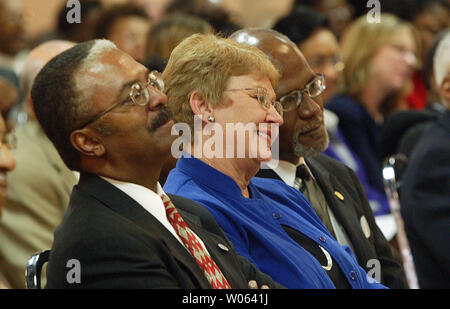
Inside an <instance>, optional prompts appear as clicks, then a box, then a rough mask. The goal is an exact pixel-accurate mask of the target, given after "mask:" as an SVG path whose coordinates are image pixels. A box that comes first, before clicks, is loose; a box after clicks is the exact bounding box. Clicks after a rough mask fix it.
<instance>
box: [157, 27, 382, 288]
mask: <svg viewBox="0 0 450 309" xmlns="http://www.w3.org/2000/svg"><path fill="white" fill-rule="evenodd" d="M307 74H309V75H308V76H307V77H309V78H311V77H313V72H312V71H311V70H308V72H307V73H305V76H306V75H307ZM163 78H164V81H165V83H166V86H167V95H168V100H169V107H170V108H171V109H172V111H173V113H174V119H175V120H176V122H181V123H180V125H182V127H181V128H182V129H183V130H186V131H189V130H188V129H187V128H186V126H189V127H190V129H191V130H190V132H191V134H192V137H193V139H192V138H191V139H190V143H187V142H186V143H184V144H183V150H184V152H183V154H182V156H181V157H180V158H179V159H178V162H177V166H176V168H175V169H173V170H172V171H171V172H170V174H169V177H168V178H167V181H166V184H165V186H164V190H166V191H167V192H171V193H173V194H179V195H181V196H184V197H187V198H190V199H192V200H194V201H197V202H199V203H200V204H202V205H204V206H205V207H206V208H207V209H208V210H209V211H210V212H211V213H212V215H213V216H214V217H215V218H216V220H217V221H218V223H219V224H220V225H221V227H222V228H223V229H224V230H225V232H226V233H227V236H228V238H229V239H230V240H231V241H232V242H233V244H234V246H235V247H236V250H237V252H238V253H239V254H241V255H243V256H246V257H248V258H249V259H250V260H251V261H252V262H253V263H254V264H256V265H257V266H258V267H259V269H260V270H262V271H263V272H266V273H267V274H270V276H272V278H273V279H274V280H276V281H277V282H279V283H281V284H283V285H284V286H286V287H288V288H336V287H337V288H380V287H383V286H382V285H381V284H379V283H377V282H370V283H369V282H368V279H367V275H366V273H365V271H364V270H363V269H362V268H361V267H360V266H359V265H358V263H357V261H356V259H355V257H354V256H353V254H352V253H351V250H350V249H349V248H348V247H345V248H344V247H341V246H340V245H339V244H338V243H337V242H336V240H335V239H334V238H333V237H332V236H331V234H330V233H329V232H328V231H327V229H326V228H325V227H324V226H323V224H322V223H321V222H320V219H319V218H318V217H317V215H316V214H315V212H314V210H313V209H312V208H311V206H310V204H309V203H308V202H307V200H306V199H305V198H304V196H303V195H302V194H301V193H300V192H299V191H298V190H295V189H294V188H292V187H290V186H287V185H286V184H284V183H283V182H281V181H278V180H273V179H263V178H258V177H255V178H253V176H254V175H255V174H256V173H257V172H258V170H259V168H260V165H261V163H262V162H266V161H269V160H271V158H272V154H271V146H272V143H273V142H274V141H275V140H276V139H277V136H278V126H279V125H280V124H282V123H283V119H282V116H281V115H282V113H283V107H282V106H281V104H280V103H279V102H278V101H276V95H275V92H274V90H273V89H274V88H276V85H277V82H278V78H279V73H278V71H277V70H276V69H275V67H274V65H273V64H272V63H271V62H270V60H269V58H268V57H267V56H266V55H265V54H264V53H262V52H261V51H260V50H259V49H257V48H255V47H253V46H248V45H244V44H239V43H236V42H235V41H232V40H229V39H224V38H218V37H215V36H214V35H201V34H195V35H193V36H191V37H189V38H187V39H186V40H184V41H183V42H181V43H180V44H179V45H178V46H177V47H176V48H175V49H174V50H173V52H172V54H171V56H170V58H169V62H168V64H167V67H166V70H165V71H164V73H163ZM305 78H306V77H305ZM309 78H306V79H309ZM194 116H195V117H194ZM196 122H197V123H196ZM230 124H231V125H232V127H231V128H232V129H231V130H230V129H229V127H230ZM177 125H178V124H177ZM226 127H227V128H226ZM212 131H214V134H211V133H212ZM238 137H239V138H238ZM369 281H371V280H369Z"/></svg>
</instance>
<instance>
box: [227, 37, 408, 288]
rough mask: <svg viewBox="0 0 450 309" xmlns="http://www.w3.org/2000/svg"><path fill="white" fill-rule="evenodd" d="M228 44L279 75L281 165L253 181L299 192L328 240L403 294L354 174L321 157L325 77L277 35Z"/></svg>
mask: <svg viewBox="0 0 450 309" xmlns="http://www.w3.org/2000/svg"><path fill="white" fill-rule="evenodd" d="M231 38H232V39H233V40H235V41H237V42H240V43H244V44H249V45H255V46H256V47H258V48H259V49H261V50H262V51H263V52H264V53H266V54H267V55H268V56H269V58H270V59H271V60H272V62H273V63H274V64H275V65H276V66H277V67H278V69H279V70H280V73H281V77H280V81H279V83H278V87H277V89H276V90H275V92H276V95H277V98H278V99H279V100H280V102H281V104H282V105H283V108H284V114H283V120H284V122H283V125H282V126H280V161H279V162H278V166H273V167H272V168H270V169H267V168H266V169H261V170H260V171H259V173H258V174H257V175H256V176H258V177H264V178H275V179H278V180H282V181H283V182H285V183H286V184H288V185H290V186H292V187H294V188H296V189H297V190H299V191H301V192H302V193H303V194H304V195H305V196H306V197H307V199H308V201H309V202H310V203H311V205H312V206H313V208H314V210H315V212H316V214H317V215H318V216H319V218H320V220H321V221H322V223H323V224H324V225H325V227H326V228H327V229H328V231H329V232H330V233H331V235H333V237H334V238H336V239H337V240H338V242H339V243H340V244H341V245H346V246H348V247H350V248H351V249H352V252H353V253H354V255H355V257H356V258H357V260H358V263H359V264H360V265H361V266H362V267H363V268H364V269H365V270H366V271H367V272H370V271H371V270H372V272H371V273H373V269H374V265H375V264H374V261H378V263H379V264H378V265H379V266H381V267H380V269H379V273H378V274H379V278H378V279H379V280H380V281H381V282H382V283H383V284H385V285H387V286H389V287H392V288H406V287H407V285H406V281H405V277H404V273H403V269H402V266H401V265H400V263H399V262H398V261H397V260H396V259H395V258H394V257H393V255H392V252H391V249H390V247H389V243H388V242H387V241H386V239H385V238H384V236H383V234H382V233H381V231H380V229H379V228H378V227H377V225H376V223H375V220H374V216H373V213H372V210H371V208H370V206H369V203H368V201H367V197H366V195H365V194H364V191H363V190H362V187H361V184H360V182H359V180H358V178H357V176H356V174H355V173H354V172H353V171H352V170H351V169H350V168H348V167H346V166H345V165H343V164H341V163H339V162H337V161H335V160H333V159H331V158H329V157H327V156H325V155H322V154H320V152H322V151H324V150H325V149H326V148H327V146H328V134H327V131H326V128H325V125H324V118H323V117H324V115H323V111H324V109H323V101H322V97H321V95H322V94H323V92H324V90H325V88H326V82H325V78H324V76H323V75H322V74H319V73H316V72H314V71H312V69H311V68H310V66H309V64H308V62H307V61H306V59H305V58H304V56H303V54H302V53H301V52H300V50H299V49H298V48H297V46H296V45H295V44H294V43H293V42H292V41H290V40H289V39H288V38H287V37H285V36H284V35H282V34H280V33H278V32H276V31H273V30H267V29H243V30H240V31H238V32H235V33H234V34H233V35H232V36H231ZM269 167H270V166H269Z"/></svg>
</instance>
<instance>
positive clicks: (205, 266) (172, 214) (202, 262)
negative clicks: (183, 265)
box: [161, 194, 231, 289]
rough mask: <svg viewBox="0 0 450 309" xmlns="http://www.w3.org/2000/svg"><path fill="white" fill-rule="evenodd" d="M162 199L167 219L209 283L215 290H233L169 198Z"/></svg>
mask: <svg viewBox="0 0 450 309" xmlns="http://www.w3.org/2000/svg"><path fill="white" fill-rule="evenodd" d="M161 199H162V201H163V203H164V207H165V208H166V215H167V219H168V220H169V222H170V224H172V226H173V228H174V229H175V232H176V233H177V235H178V236H179V237H180V239H181V241H182V242H183V244H184V246H185V247H186V248H187V249H188V250H189V252H190V253H191V254H192V256H193V257H194V259H195V261H196V262H197V264H198V265H199V266H200V268H201V269H202V270H203V273H204V274H205V276H206V278H207V279H208V281H209V283H211V286H212V287H213V289H231V286H230V284H229V283H228V281H227V279H225V277H224V275H223V274H222V272H221V271H220V269H219V267H218V266H217V264H216V263H215V262H214V260H213V259H212V257H211V256H210V255H209V253H208V252H207V251H206V250H205V248H203V246H202V245H201V243H200V242H199V241H198V240H197V238H196V237H195V236H194V232H193V231H192V230H191V229H190V228H189V226H188V225H187V224H186V222H185V221H184V220H183V218H182V217H181V215H180V214H179V213H178V211H177V209H176V208H175V205H173V203H172V202H171V201H170V199H169V197H168V196H167V195H165V194H161Z"/></svg>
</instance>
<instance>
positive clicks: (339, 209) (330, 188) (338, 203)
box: [306, 159, 364, 258]
mask: <svg viewBox="0 0 450 309" xmlns="http://www.w3.org/2000/svg"><path fill="white" fill-rule="evenodd" d="M306 163H307V164H308V167H309V168H310V170H311V172H312V174H313V175H314V178H315V179H316V180H317V182H318V184H319V186H320V188H321V189H322V192H323V195H324V196H325V199H326V200H327V203H328V205H329V207H330V209H331V211H333V214H334V215H335V217H336V219H337V221H338V222H339V224H340V225H341V226H342V227H343V228H344V230H345V232H346V234H347V236H348V237H349V239H350V241H351V243H352V245H353V246H355V245H357V244H358V243H359V240H358V239H355V238H354V236H355V235H358V234H361V233H362V232H361V226H360V223H359V218H358V217H357V216H355V215H354V214H353V211H352V210H353V208H354V207H353V205H352V204H351V203H352V197H351V196H350V194H347V191H346V190H345V189H344V188H343V187H342V186H341V185H340V182H339V180H338V179H337V178H335V177H334V176H333V175H332V174H330V173H329V172H328V171H327V170H326V169H325V168H323V167H322V165H321V164H320V163H319V162H317V161H315V160H314V159H307V160H306ZM336 192H338V194H340V195H341V196H342V197H343V200H341V199H338V198H337V195H336ZM355 220H356V221H355ZM362 236H363V237H364V235H362ZM354 254H355V256H356V257H357V258H359V256H358V255H357V254H356V252H354Z"/></svg>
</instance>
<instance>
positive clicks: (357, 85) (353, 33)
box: [339, 14, 414, 100]
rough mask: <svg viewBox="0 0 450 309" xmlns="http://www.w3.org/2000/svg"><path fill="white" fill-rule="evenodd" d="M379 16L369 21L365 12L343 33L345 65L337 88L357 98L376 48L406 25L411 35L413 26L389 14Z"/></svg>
mask: <svg viewBox="0 0 450 309" xmlns="http://www.w3.org/2000/svg"><path fill="white" fill-rule="evenodd" d="M380 17H381V21H380V22H378V23H377V22H373V23H370V22H369V21H368V20H367V18H366V16H361V17H360V18H358V19H357V20H356V21H354V22H353V23H352V24H351V25H350V26H349V28H348V29H347V31H346V32H345V33H344V35H343V37H342V41H341V55H342V58H343V60H344V63H345V69H344V71H343V72H342V75H341V79H340V81H339V90H340V92H342V93H345V94H347V95H349V96H350V97H353V98H354V99H356V100H360V99H361V95H362V91H363V89H364V87H365V85H366V84H367V81H368V79H369V78H370V77H371V72H370V62H371V61H370V60H371V58H372V57H373V56H374V55H375V53H376V52H377V51H378V50H379V48H380V47H382V46H383V45H385V44H388V43H390V40H391V39H392V37H393V35H395V34H396V33H398V31H401V30H404V29H409V30H410V31H411V33H412V35H414V31H413V27H412V26H411V25H410V24H409V23H408V22H405V21H403V20H401V19H399V18H397V17H396V16H394V15H391V14H381V16H380Z"/></svg>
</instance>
